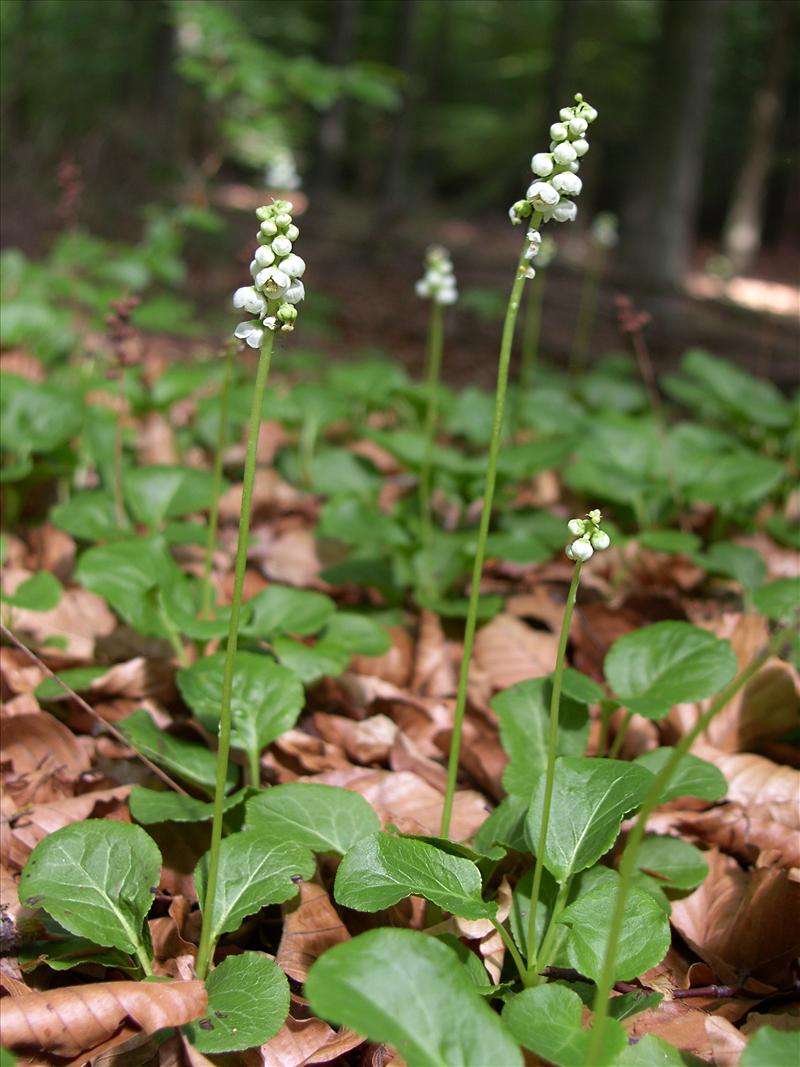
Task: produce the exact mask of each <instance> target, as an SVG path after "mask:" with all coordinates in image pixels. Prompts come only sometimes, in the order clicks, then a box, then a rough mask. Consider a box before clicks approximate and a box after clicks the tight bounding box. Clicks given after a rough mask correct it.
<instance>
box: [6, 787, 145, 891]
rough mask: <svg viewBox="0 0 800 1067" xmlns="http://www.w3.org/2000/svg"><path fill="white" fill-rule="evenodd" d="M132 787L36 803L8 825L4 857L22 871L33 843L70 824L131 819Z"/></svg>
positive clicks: (12, 865) (103, 790)
mask: <svg viewBox="0 0 800 1067" xmlns="http://www.w3.org/2000/svg"><path fill="white" fill-rule="evenodd" d="M131 788H132V786H130V785H121V786H117V787H116V788H114V789H100V790H97V791H96V792H94V793H84V794H83V795H82V796H77V797H69V798H68V799H66V800H57V801H53V802H52V803H50V804H37V805H36V806H35V807H33V808H31V809H30V811H26V812H25V813H24V815H20V816H19V818H18V819H17V820H16V821H15V822H14V824H13V825H12V826H9V827H8V828H7V831H6V836H5V840H4V841H3V856H4V859H5V860H6V862H7V863H9V865H10V866H11V867H16V868H18V869H20V870H21V869H22V867H24V865H25V861H26V860H27V858H28V856H29V855H30V854H31V852H32V851H33V848H34V846H35V845H36V844H38V842H39V841H41V839H42V838H43V837H46V836H47V834H52V833H53V831H54V830H59V829H61V827H62V826H66V825H67V824H68V823H72V822H81V821H82V820H83V819H92V818H95V819H108V818H119V819H122V820H124V821H128V813H127V804H126V801H127V799H128V794H129V793H130V791H131Z"/></svg>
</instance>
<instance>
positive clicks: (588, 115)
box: [583, 104, 597, 123]
mask: <svg viewBox="0 0 800 1067" xmlns="http://www.w3.org/2000/svg"><path fill="white" fill-rule="evenodd" d="M583 117H584V118H585V119H586V121H587V122H589V123H591V122H594V120H595V119H596V118H597V109H596V108H594V107H592V106H591V105H590V104H585V105H584V108H583Z"/></svg>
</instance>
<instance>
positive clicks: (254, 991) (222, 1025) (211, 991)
mask: <svg viewBox="0 0 800 1067" xmlns="http://www.w3.org/2000/svg"><path fill="white" fill-rule="evenodd" d="M206 989H207V990H208V1011H207V1013H206V1016H205V1018H203V1019H200V1020H198V1021H197V1022H194V1023H189V1024H188V1025H187V1026H184V1028H183V1031H184V1033H185V1034H186V1036H187V1037H188V1038H189V1041H191V1043H192V1044H193V1045H194V1047H195V1048H196V1049H198V1051H200V1052H202V1053H205V1054H210V1055H211V1054H213V1053H216V1052H239V1051H241V1050H242V1049H248V1048H258V1047H259V1046H260V1045H263V1044H265V1042H267V1041H269V1040H270V1038H272V1037H274V1036H275V1034H277V1032H278V1031H279V1030H280V1028H281V1027H282V1026H283V1024H284V1022H285V1021H286V1016H287V1015H288V1014H289V983H288V981H287V980H286V975H285V974H284V973H283V971H282V970H281V969H280V967H279V966H278V965H277V963H275V962H274V960H271V959H269V957H267V956H264V955H262V954H261V953H260V952H243V953H242V954H241V955H239V956H228V957H227V958H226V959H224V960H223V961H222V963H220V964H219V965H218V966H217V967H215V968H214V970H213V971H212V972H211V974H210V975H209V976H208V978H207V979H206Z"/></svg>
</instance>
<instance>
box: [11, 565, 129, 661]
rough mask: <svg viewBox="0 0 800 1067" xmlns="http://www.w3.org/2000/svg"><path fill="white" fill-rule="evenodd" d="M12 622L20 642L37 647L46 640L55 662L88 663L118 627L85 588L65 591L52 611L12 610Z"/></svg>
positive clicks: (102, 603)
mask: <svg viewBox="0 0 800 1067" xmlns="http://www.w3.org/2000/svg"><path fill="white" fill-rule="evenodd" d="M6 573H8V572H6ZM17 575H19V579H18V580H20V581H21V580H23V579H24V578H29V577H30V573H29V572H25V571H21V572H17ZM12 622H13V626H12V629H13V630H14V632H15V633H17V634H19V635H20V636H21V637H22V638H23V639H24V638H25V637H29V638H32V639H33V641H34V642H36V643H37V644H41V643H42V642H45V641H49V642H50V644H49V645H48V647H47V658H48V660H49V661H58V662H63V661H64V660H75V659H79V660H86V661H88V662H91V661H92V660H93V659H94V654H95V646H96V644H97V642H98V641H99V640H100V639H101V638H104V637H108V636H110V635H111V634H112V633H113V632H114V629H115V628H116V626H117V620H116V618H115V616H114V614H113V613H112V611H111V610H110V608H109V607H108V606H107V605H106V602H105V600H103V599H102V597H99V596H97V594H96V593H90V592H89V590H88V589H66V590H65V591H64V593H63V594H62V596H61V600H60V601H59V603H58V604H57V606H56V607H55V608H53V610H52V611H28V610H26V609H23V608H14V613H13V618H12ZM54 638H58V639H59V645H58V647H56V646H55V645H54V644H53V643H52V642H53V639H54ZM51 665H52V664H51Z"/></svg>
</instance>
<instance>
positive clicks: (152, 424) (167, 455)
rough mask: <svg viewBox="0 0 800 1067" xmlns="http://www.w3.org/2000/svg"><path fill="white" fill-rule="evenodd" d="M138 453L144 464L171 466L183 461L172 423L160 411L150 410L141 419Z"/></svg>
mask: <svg viewBox="0 0 800 1067" xmlns="http://www.w3.org/2000/svg"><path fill="white" fill-rule="evenodd" d="M136 455H137V458H138V460H139V463H140V464H142V466H150V465H157V464H164V465H166V466H169V467H171V466H176V465H178V464H179V463H180V462H181V457H180V453H179V452H178V448H177V446H176V444H175V433H174V431H173V429H172V425H171V423H169V422H168V421H167V420H166V419H165V418H164V416H163V415H162V414H161V413H160V412H158V411H150V412H148V413H147V414H146V415H144V416H142V418H141V419H140V421H139V427H138V431H137V434H136Z"/></svg>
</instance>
